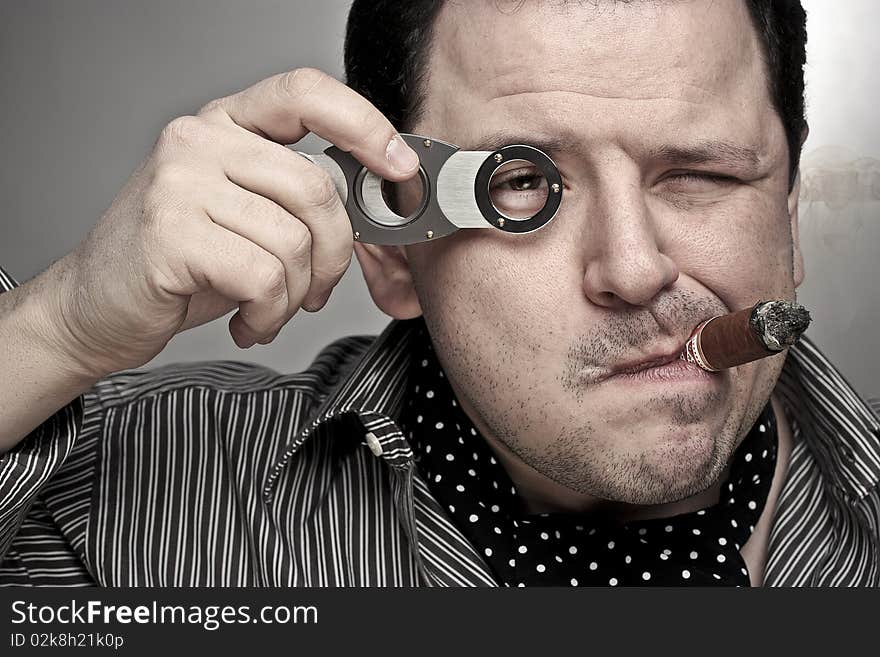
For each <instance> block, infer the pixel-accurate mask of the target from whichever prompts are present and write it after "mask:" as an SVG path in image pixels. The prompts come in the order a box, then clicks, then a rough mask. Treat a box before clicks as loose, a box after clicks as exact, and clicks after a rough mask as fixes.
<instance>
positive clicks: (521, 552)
mask: <svg viewBox="0 0 880 657" xmlns="http://www.w3.org/2000/svg"><path fill="white" fill-rule="evenodd" d="M528 551H529V549H528V548H527V547H526V546H525V545H520V546H519V553H520V554H525V553H526V552H528Z"/></svg>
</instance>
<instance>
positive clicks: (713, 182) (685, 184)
mask: <svg viewBox="0 0 880 657" xmlns="http://www.w3.org/2000/svg"><path fill="white" fill-rule="evenodd" d="M663 180H664V182H666V183H668V184H670V185H672V186H673V187H675V186H679V187H682V188H683V189H686V190H691V189H698V190H699V189H716V188H718V187H723V186H725V185H730V184H732V183H733V182H734V179H733V178H731V177H730V176H721V175H718V174H713V173H704V172H700V171H684V172H682V173H675V174H672V175H671V176H668V177H666V178H664V179H663Z"/></svg>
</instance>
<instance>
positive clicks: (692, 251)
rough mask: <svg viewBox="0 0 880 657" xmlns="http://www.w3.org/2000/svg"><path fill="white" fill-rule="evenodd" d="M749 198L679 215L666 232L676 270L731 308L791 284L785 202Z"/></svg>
mask: <svg viewBox="0 0 880 657" xmlns="http://www.w3.org/2000/svg"><path fill="white" fill-rule="evenodd" d="M748 201H749V202H741V203H735V204H730V205H729V206H727V207H724V208H715V209H708V210H706V211H705V212H704V213H703V215H702V216H700V217H698V218H694V217H688V218H687V219H686V220H678V221H676V222H675V224H674V225H675V226H676V227H675V228H674V229H673V230H670V231H668V232H667V234H674V235H675V238H674V239H673V240H671V241H670V243H669V244H668V252H669V254H670V256H671V257H673V258H674V259H675V260H676V262H677V263H678V265H679V269H680V270H681V272H682V273H683V274H685V275H687V276H689V277H691V278H693V279H695V280H696V281H697V282H698V283H700V284H702V285H703V286H705V287H706V288H708V289H709V290H710V291H711V292H712V293H714V294H715V295H716V296H718V297H719V298H720V299H722V300H723V301H724V302H725V303H727V305H728V306H729V307H731V308H735V309H736V308H739V307H744V306H746V305H748V304H751V303H754V302H755V301H757V300H758V299H760V298H769V297H773V296H787V295H789V294H790V293H791V291H792V290H793V289H794V284H793V280H792V258H791V256H792V253H791V228H790V222H789V219H788V213H787V206H786V205H785V204H783V203H777V202H774V201H773V200H771V199H764V198H759V199H748Z"/></svg>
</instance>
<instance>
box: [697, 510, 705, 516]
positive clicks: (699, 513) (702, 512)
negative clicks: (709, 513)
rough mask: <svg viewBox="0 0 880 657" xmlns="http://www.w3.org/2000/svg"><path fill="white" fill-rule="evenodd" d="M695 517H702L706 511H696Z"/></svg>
mask: <svg viewBox="0 0 880 657" xmlns="http://www.w3.org/2000/svg"><path fill="white" fill-rule="evenodd" d="M697 515H698V516H704V515H706V509H700V510H699V511H697Z"/></svg>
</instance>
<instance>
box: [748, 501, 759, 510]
mask: <svg viewBox="0 0 880 657" xmlns="http://www.w3.org/2000/svg"><path fill="white" fill-rule="evenodd" d="M749 508H750V509H751V510H752V511H754V510H755V509H757V508H758V505H757V504H755V503H754V502H753V501H749Z"/></svg>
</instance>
